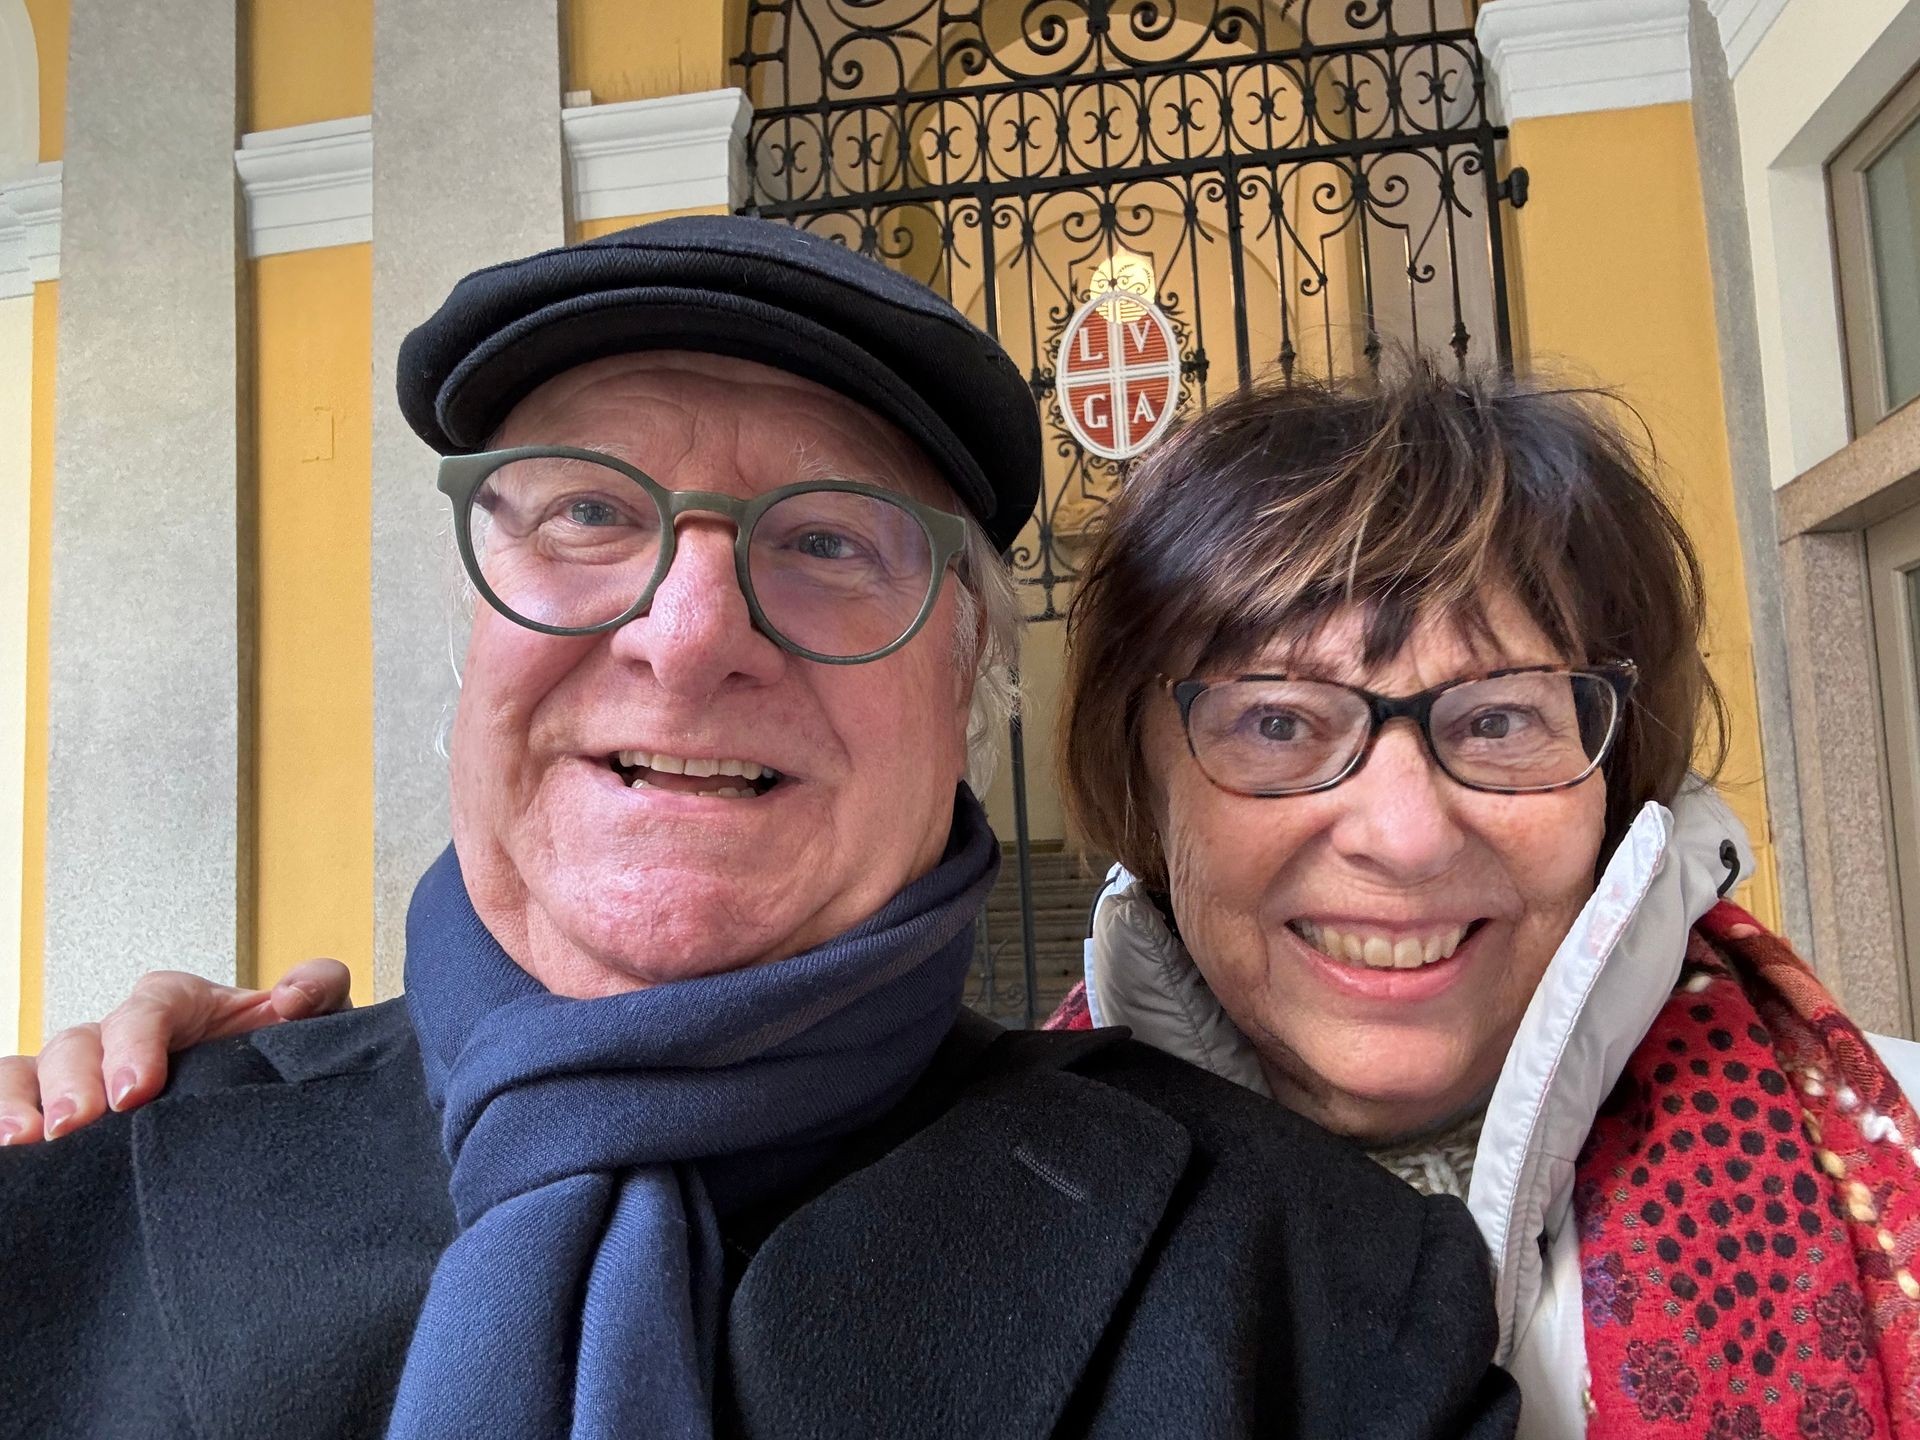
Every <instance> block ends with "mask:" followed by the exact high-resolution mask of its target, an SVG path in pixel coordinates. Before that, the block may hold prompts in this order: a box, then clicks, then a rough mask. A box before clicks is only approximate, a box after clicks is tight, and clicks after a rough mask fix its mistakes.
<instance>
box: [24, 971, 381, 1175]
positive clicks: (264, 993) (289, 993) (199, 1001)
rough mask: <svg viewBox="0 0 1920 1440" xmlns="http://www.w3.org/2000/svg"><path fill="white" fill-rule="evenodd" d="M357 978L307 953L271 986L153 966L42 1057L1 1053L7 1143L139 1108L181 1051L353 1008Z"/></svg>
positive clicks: (51, 1044)
mask: <svg viewBox="0 0 1920 1440" xmlns="http://www.w3.org/2000/svg"><path fill="white" fill-rule="evenodd" d="M349 980H350V977H349V975H348V972H347V967H346V966H344V965H342V964H341V963H340V962H339V961H337V960H309V961H307V962H306V963H305V964H303V965H297V966H295V967H294V968H293V969H292V970H289V971H288V972H287V973H286V975H285V976H283V977H282V978H281V979H280V981H279V983H277V984H276V985H275V986H274V987H273V989H271V990H242V989H238V988H237V987H235V986H232V985H217V984H215V983H214V982H213V981H211V980H207V979H203V978H202V977H201V976H198V975H188V974H185V973H184V972H182V971H178V970H155V971H151V972H149V973H148V974H145V975H142V976H141V977H140V978H139V979H138V980H137V981H135V982H134V987H133V993H132V994H131V995H129V996H128V997H127V998H126V999H125V1000H123V1001H122V1002H121V1003H120V1004H119V1005H118V1006H116V1007H115V1009H114V1011H113V1013H112V1014H110V1015H108V1016H107V1018H106V1019H105V1020H103V1021H101V1022H100V1023H99V1024H98V1025H76V1026H74V1027H73V1028H72V1029H69V1030H63V1031H61V1032H60V1033H59V1034H58V1035H56V1036H54V1037H53V1038H52V1039H51V1040H49V1041H48V1042H47V1043H46V1045H45V1046H44V1047H43V1048H42V1049H41V1051H40V1054H39V1056H38V1058H37V1059H34V1058H29V1057H26V1056H7V1057H0V1145H19V1144H27V1143H30V1142H32V1141H35V1140H40V1139H47V1140H54V1139H57V1138H59V1137H60V1136H62V1135H66V1134H69V1133H71V1132H72V1131H74V1130H77V1129H79V1128H80V1127H81V1126H83V1125H88V1124H91V1123H92V1122H93V1121H95V1120H97V1119H99V1118H100V1116H101V1115H102V1114H104V1113H105V1112H106V1111H107V1110H108V1109H109V1108H111V1109H114V1110H132V1109H136V1108H137V1107H139V1106H141V1105H144V1104H146V1103H147V1102H148V1101H149V1100H151V1099H153V1098H154V1097H155V1096H156V1095H158V1094H159V1093H160V1092H161V1091H162V1090H163V1089H164V1088H166V1083H167V1070H168V1060H167V1057H168V1056H169V1055H170V1054H171V1053H172V1052H174V1051H176V1050H184V1049H186V1048H188V1047H189V1046H192V1045H198V1044H199V1043H200V1042H201V1041H203V1040H217V1039H220V1038H222V1037H223V1036H228V1035H238V1034H241V1033H243V1032H245V1031H248V1030H257V1029H259V1028H260V1027H261V1026H263V1025H277V1024H279V1023H280V1022H281V1021H282V1020H299V1019H304V1018H306V1017H308V1016H312V1015H325V1014H329V1013H331V1012H332V1011H335V1010H343V1009H350V1008H351V1007H352V1003H353V1002H352V1001H351V1000H350V999H349V998H348V987H349Z"/></svg>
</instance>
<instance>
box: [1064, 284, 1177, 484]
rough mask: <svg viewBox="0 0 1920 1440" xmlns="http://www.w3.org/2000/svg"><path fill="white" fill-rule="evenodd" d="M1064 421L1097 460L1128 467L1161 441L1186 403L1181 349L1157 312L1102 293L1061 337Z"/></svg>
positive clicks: (1138, 299) (1122, 294) (1128, 297)
mask: <svg viewBox="0 0 1920 1440" xmlns="http://www.w3.org/2000/svg"><path fill="white" fill-rule="evenodd" d="M1054 373H1055V375H1056V376H1058V377H1059V393H1060V416H1061V418H1062V419H1063V420H1065V421H1066V423H1067V429H1068V430H1069V431H1070V432H1071V433H1072V435H1073V438H1074V439H1075V440H1078V441H1079V442H1080V444H1081V445H1082V446H1083V447H1085V448H1086V449H1087V450H1089V451H1090V452H1092V453H1093V454H1095V455H1100V456H1104V457H1105V458H1106V459H1108V460H1126V459H1129V458H1131V457H1132V456H1135V455H1138V454H1139V453H1140V452H1141V451H1142V450H1144V449H1146V448H1147V446H1148V445H1150V444H1152V443H1153V442H1154V441H1155V440H1156V439H1158V438H1159V435H1160V432H1161V431H1163V430H1165V429H1166V428H1167V424H1168V422H1169V421H1171V420H1172V419H1173V411H1174V407H1175V406H1176V405H1177V404H1178V403H1179V400H1180V346H1179V342H1178V341H1177V340H1176V339H1175V337H1174V333H1173V325H1172V323H1171V322H1170V321H1169V320H1168V319H1167V317H1166V314H1165V312H1163V311H1162V310H1161V309H1160V307H1159V306H1158V305H1155V304H1154V303H1153V302H1152V301H1151V300H1148V299H1146V298H1145V297H1143V296H1140V295H1136V294H1135V293H1134V292H1133V291H1131V290H1117V289H1116V290H1102V291H1100V293H1099V294H1097V295H1095V296H1093V298H1091V299H1090V300H1088V301H1087V303H1086V304H1084V305H1082V306H1081V307H1080V309H1079V310H1078V311H1076V312H1075V314H1074V317H1073V319H1072V320H1070V321H1068V322H1067V330H1066V334H1064V335H1062V336H1061V337H1060V353H1059V355H1058V357H1057V361H1056V365H1055V369H1054Z"/></svg>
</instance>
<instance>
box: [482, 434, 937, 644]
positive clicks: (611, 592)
mask: <svg viewBox="0 0 1920 1440" xmlns="http://www.w3.org/2000/svg"><path fill="white" fill-rule="evenodd" d="M466 523H467V526H468V532H469V538H470V539H471V541H472V545H473V553H474V557H475V559H476V561H477V562H478V564H479V568H480V573H481V576H482V578H484V579H485V581H486V583H487V587H488V588H489V589H490V590H492V591H493V593H494V595H495V596H496V597H497V598H498V600H499V602H500V603H501V604H502V605H503V606H504V607H505V608H506V609H507V610H508V611H509V612H510V613H511V614H512V615H514V616H517V617H519V618H522V619H525V620H530V621H533V622H534V623H536V624H540V625H550V626H554V627H556V628H561V629H586V628H588V627H590V626H594V625H601V624H605V623H606V622H608V621H610V620H614V619H617V618H618V617H619V616H621V615H623V614H625V613H626V612H627V610H628V609H630V608H631V607H632V606H633V604H634V602H635V601H636V600H638V599H640V598H641V597H642V596H646V595H649V593H650V591H651V590H652V589H653V587H654V586H655V585H656V584H657V583H658V582H659V580H660V579H661V578H662V577H661V575H660V573H659V571H660V559H661V544H660V531H661V523H662V520H661V514H660V510H659V507H658V506H657V505H656V504H655V503H654V499H653V496H652V495H651V494H649V493H648V491H647V490H645V489H644V488H643V487H641V486H640V485H638V484H636V483H635V482H634V481H633V479H632V478H631V477H629V476H627V475H625V474H622V473H621V472H620V471H618V470H615V469H614V468H612V467H611V466H608V465H600V464H597V463H595V462H593V461H590V460H581V459H578V458H573V457H563V456H537V457H530V458H527V459H522V460H516V461H513V462H511V463H509V464H507V465H503V466H501V467H500V468H499V469H498V470H495V471H494V472H493V473H492V474H490V475H489V476H488V477H487V479H486V481H485V482H484V483H483V484H482V485H481V486H480V488H479V489H478V490H477V491H476V492H475V494H474V497H473V503H472V504H471V505H469V506H468V507H467V522H466ZM747 575H748V583H749V585H750V587H751V589H752V592H753V598H754V599H755V600H756V601H757V602H758V604H759V607H760V612H761V615H762V616H763V617H764V619H765V621H766V623H767V625H768V626H770V627H771V628H772V629H774V630H776V631H778V632H779V634H780V636H782V637H784V638H785V639H786V640H787V641H788V642H790V643H791V644H793V645H795V646H798V647H799V648H801V649H803V650H808V651H812V652H813V653H815V654H819V655H830V656H836V657H842V658H846V657H852V656H857V655H867V654H871V653H872V652H874V651H876V650H883V649H885V648H886V647H887V646H889V645H891V644H892V643H893V642H894V641H896V640H898V639H899V638H900V637H901V636H903V635H905V634H906V633H907V632H908V630H909V629H911V628H912V625H913V622H914V620H915V619H916V618H917V617H918V616H919V614H920V611H921V609H922V607H923V606H924V605H925V604H926V600H927V594H928V590H929V588H930V587H931V585H932V583H933V558H932V547H931V544H930V542H929V540H928V538H927V532H926V530H925V528H924V527H923V526H922V525H921V524H920V522H919V520H917V519H916V518H915V517H914V515H913V513H912V512H911V511H910V510H908V509H906V508H905V507H904V506H901V505H896V504H893V503H891V502H889V501H887V500H883V499H880V498H878V497H876V496H872V495H862V494H858V493H854V492H850V491H839V490H812V491H802V492H800V493H798V494H795V495H790V496H787V497H786V498H785V499H782V500H780V501H778V502H777V503H776V504H774V505H772V506H769V507H768V508H767V509H766V510H765V511H764V512H762V514H761V515H760V518H759V521H758V522H757V523H756V524H755V525H754V527H753V533H752V536H751V537H750V540H749V544H748V563H747Z"/></svg>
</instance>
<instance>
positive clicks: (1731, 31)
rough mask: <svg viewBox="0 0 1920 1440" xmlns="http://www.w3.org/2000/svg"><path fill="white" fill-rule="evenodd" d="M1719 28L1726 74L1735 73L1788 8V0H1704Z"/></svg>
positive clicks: (1749, 57) (1737, 72)
mask: <svg viewBox="0 0 1920 1440" xmlns="http://www.w3.org/2000/svg"><path fill="white" fill-rule="evenodd" d="M1707 4H1708V7H1709V8H1710V9H1711V10H1712V11H1713V18H1714V21H1715V23H1716V24H1718V25H1719V27H1720V48H1721V49H1723V50H1725V51H1726V52H1727V73H1728V74H1729V75H1738V74H1739V73H1740V71H1741V68H1742V67H1743V66H1744V65H1745V64H1746V63H1747V61H1748V60H1749V59H1751V58H1752V56H1753V52H1754V51H1755V50H1757V49H1758V48H1759V47H1760V42H1761V41H1762V40H1764V39H1766V38H1767V31H1768V30H1769V29H1771V28H1772V26H1773V22H1774V21H1776V20H1778V19H1779V18H1780V12H1781V11H1782V10H1785V9H1786V8H1787V0H1707Z"/></svg>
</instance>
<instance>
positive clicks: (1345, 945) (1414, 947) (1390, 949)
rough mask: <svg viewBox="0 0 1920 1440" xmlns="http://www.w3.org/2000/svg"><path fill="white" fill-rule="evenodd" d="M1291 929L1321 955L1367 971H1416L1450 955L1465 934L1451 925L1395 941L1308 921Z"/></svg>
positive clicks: (1461, 927) (1465, 931) (1388, 937)
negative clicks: (1361, 966)
mask: <svg viewBox="0 0 1920 1440" xmlns="http://www.w3.org/2000/svg"><path fill="white" fill-rule="evenodd" d="M1293 930H1294V933H1295V934H1297V935H1298V936H1299V937H1300V938H1301V939H1302V940H1304V941H1306V942H1307V944H1309V945H1311V946H1313V948H1314V949H1316V950H1318V951H1320V953H1321V954H1323V955H1330V956H1332V957H1333V958H1334V959H1335V960H1344V961H1345V962H1346V963H1347V964H1349V965H1364V966H1366V967H1367V968H1368V969H1369V970H1418V969H1419V968H1420V967H1421V966H1422V965H1431V964H1433V963H1434V961H1436V960H1445V959H1446V958H1447V957H1448V956H1450V955H1452V954H1453V952H1454V951H1455V950H1458V949H1459V948H1460V942H1461V941H1462V940H1463V939H1465V938H1466V934H1467V927H1466V926H1465V925H1450V926H1448V927H1447V928H1446V929H1444V930H1430V931H1428V932H1427V933H1426V934H1424V935H1400V936H1398V937H1397V938H1396V937H1393V936H1388V935H1381V934H1379V933H1377V932H1375V933H1367V932H1365V931H1357V930H1337V929H1335V928H1334V927H1333V926H1331V925H1316V924H1314V923H1313V922H1312V921H1311V920H1296V921H1294V922H1293Z"/></svg>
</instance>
